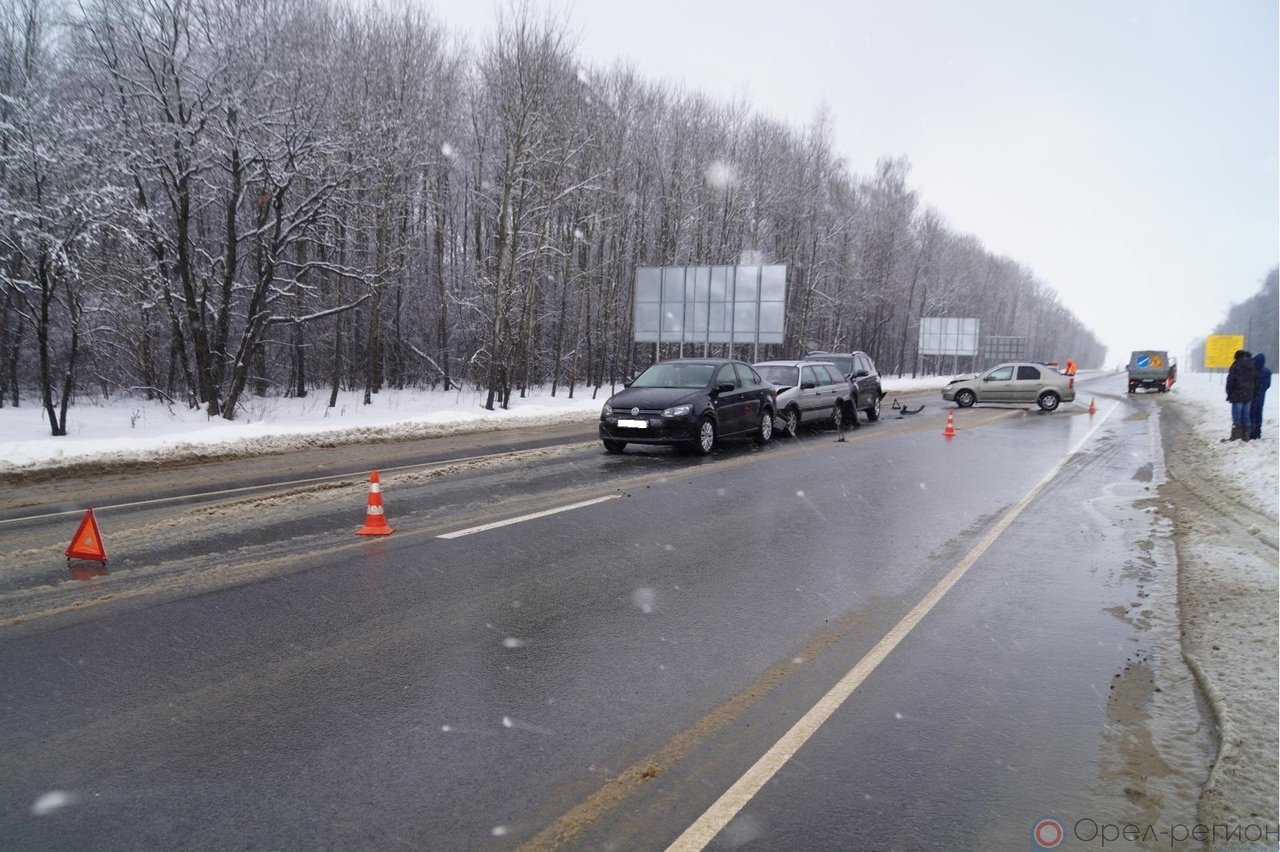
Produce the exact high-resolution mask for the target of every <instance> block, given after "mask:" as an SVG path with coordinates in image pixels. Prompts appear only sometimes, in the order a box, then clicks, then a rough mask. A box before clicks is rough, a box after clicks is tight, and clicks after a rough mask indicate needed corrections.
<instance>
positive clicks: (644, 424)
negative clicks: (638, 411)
mask: <svg viewBox="0 0 1280 852" xmlns="http://www.w3.org/2000/svg"><path fill="white" fill-rule="evenodd" d="M618 427H619V428H621V429H648V428H649V421H648V420H621V419H619V420H618Z"/></svg>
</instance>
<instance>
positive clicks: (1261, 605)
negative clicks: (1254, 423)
mask: <svg viewBox="0 0 1280 852" xmlns="http://www.w3.org/2000/svg"><path fill="white" fill-rule="evenodd" d="M1277 390H1280V389H1277ZM1168 399H1169V400H1170V401H1172V402H1174V403H1176V404H1178V405H1179V406H1181V409H1182V412H1183V413H1184V414H1185V415H1187V417H1186V419H1187V420H1188V422H1190V423H1192V424H1193V430H1192V434H1191V435H1190V436H1187V437H1185V438H1184V439H1183V440H1182V441H1181V442H1179V443H1178V445H1177V446H1176V447H1175V448H1174V450H1173V453H1172V458H1171V460H1170V471H1171V473H1172V474H1173V476H1174V477H1175V479H1176V480H1177V484H1178V485H1180V486H1181V487H1183V488H1185V489H1186V490H1188V491H1190V492H1191V493H1192V494H1194V495H1195V497H1196V498H1199V500H1200V501H1202V502H1203V504H1205V505H1207V506H1209V507H1211V508H1212V510H1213V511H1204V509H1203V508H1201V507H1200V506H1196V505H1192V503H1191V501H1187V505H1186V506H1184V507H1182V508H1183V511H1181V512H1178V513H1177V518H1178V527H1179V536H1178V568H1179V578H1178V579H1179V605H1180V610H1181V612H1180V615H1181V621H1182V628H1183V640H1182V642H1183V656H1184V657H1185V659H1186V660H1187V663H1188V665H1189V666H1190V667H1191V669H1192V671H1193V672H1194V673H1195V676H1196V679H1197V680H1198V681H1199V682H1200V685H1201V688H1202V689H1203V691H1204V693H1205V695H1206V697H1207V698H1208V701H1209V705H1210V707H1211V709H1212V711H1213V714H1214V717H1215V721H1216V723H1217V731H1216V734H1217V741H1218V755H1217V760H1216V762H1215V764H1214V766H1213V769H1212V770H1211V772H1210V776H1209V779H1208V782H1207V783H1206V785H1205V789H1204V792H1203V794H1202V796H1201V799H1200V809H1199V811H1200V812H1199V815H1198V818H1199V821H1200V822H1201V823H1202V824H1205V825H1218V824H1226V825H1232V826H1250V825H1262V826H1272V827H1274V826H1276V825H1277V824H1278V823H1280V815H1278V807H1277V798H1278V796H1280V790H1278V774H1280V770H1278V767H1277V755H1278V754H1280V735H1278V730H1280V673H1278V666H1280V584H1278V583H1277V571H1276V568H1277V559H1276V540H1277V511H1276V507H1277V491H1278V490H1280V486H1278V480H1280V464H1278V462H1280V452H1278V449H1280V442H1278V441H1277V432H1276V427H1277V416H1276V413H1277V402H1278V399H1277V393H1276V390H1273V391H1272V392H1271V393H1269V394H1268V397H1267V400H1266V406H1265V408H1264V410H1263V422H1262V438H1261V439H1260V440H1257V441H1249V442H1242V441H1226V442H1224V441H1222V438H1224V437H1226V436H1227V435H1229V434H1230V431H1231V414H1230V408H1229V406H1228V405H1227V403H1226V401H1225V399H1226V393H1225V391H1224V385H1223V376H1222V375H1221V374H1218V375H1210V374H1204V373H1193V374H1190V375H1186V376H1180V377H1179V381H1178V384H1177V385H1176V386H1175V388H1174V393H1172V394H1170V395H1169V396H1168ZM1271 848H1274V847H1271Z"/></svg>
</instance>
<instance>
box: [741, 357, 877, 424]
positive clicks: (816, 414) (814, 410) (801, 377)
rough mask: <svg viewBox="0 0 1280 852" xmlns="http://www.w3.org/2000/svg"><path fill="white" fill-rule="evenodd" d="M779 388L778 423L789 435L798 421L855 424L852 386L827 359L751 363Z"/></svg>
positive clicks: (762, 375) (805, 422) (800, 422)
mask: <svg viewBox="0 0 1280 852" xmlns="http://www.w3.org/2000/svg"><path fill="white" fill-rule="evenodd" d="M751 366H753V367H754V368H755V370H756V372H757V373H759V374H760V375H761V377H762V378H764V380H765V381H766V382H769V383H770V384H772V385H773V386H774V387H775V388H777V391H778V407H777V408H776V409H774V411H775V412H777V420H778V427H779V428H780V429H782V430H783V431H785V432H786V433H787V434H788V435H791V436H792V437H794V436H795V434H796V432H798V431H799V430H800V426H801V424H806V425H818V424H824V425H828V426H835V427H836V428H839V427H841V426H844V425H847V426H848V427H849V428H851V429H856V428H857V427H858V418H857V416H856V412H855V411H854V410H853V404H852V402H851V400H852V399H853V386H852V385H850V384H849V380H848V379H846V378H845V377H844V375H843V374H842V373H841V372H840V369H839V368H838V367H837V366H836V365H835V364H833V363H830V362H826V361H763V362H761V363H759V364H752V365H751Z"/></svg>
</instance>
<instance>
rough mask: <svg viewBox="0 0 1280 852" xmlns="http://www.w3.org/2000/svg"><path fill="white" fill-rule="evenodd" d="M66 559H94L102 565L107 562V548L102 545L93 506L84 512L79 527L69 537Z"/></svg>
mask: <svg viewBox="0 0 1280 852" xmlns="http://www.w3.org/2000/svg"><path fill="white" fill-rule="evenodd" d="M67 558H68V559H94V560H97V561H98V562H101V563H103V564H104V565H105V564H106V562H107V550H106V548H105V547H103V545H102V534H101V533H99V532H98V522H97V520H96V519H95V518H94V517H93V507H92V506H90V507H89V510H88V511H87V512H85V513H84V518H83V519H81V521H80V527H79V529H77V530H76V534H75V535H74V536H72V537H71V544H70V546H68V547H67Z"/></svg>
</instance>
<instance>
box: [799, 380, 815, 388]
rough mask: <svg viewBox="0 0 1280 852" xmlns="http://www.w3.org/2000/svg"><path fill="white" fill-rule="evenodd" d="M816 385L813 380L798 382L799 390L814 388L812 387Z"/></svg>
mask: <svg viewBox="0 0 1280 852" xmlns="http://www.w3.org/2000/svg"><path fill="white" fill-rule="evenodd" d="M816 387H817V385H816V384H814V383H813V382H801V383H800V390H813V389H814V388H816Z"/></svg>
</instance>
